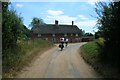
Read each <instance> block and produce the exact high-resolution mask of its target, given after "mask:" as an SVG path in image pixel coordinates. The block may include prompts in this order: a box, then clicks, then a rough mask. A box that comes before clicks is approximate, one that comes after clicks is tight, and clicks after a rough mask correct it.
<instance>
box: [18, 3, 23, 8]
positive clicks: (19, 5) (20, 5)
mask: <svg viewBox="0 0 120 80" xmlns="http://www.w3.org/2000/svg"><path fill="white" fill-rule="evenodd" d="M16 6H17V7H19V8H21V7H23V6H24V5H23V4H16Z"/></svg>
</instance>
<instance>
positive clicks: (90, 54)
mask: <svg viewBox="0 0 120 80" xmlns="http://www.w3.org/2000/svg"><path fill="white" fill-rule="evenodd" d="M103 46H104V40H103V39H102V38H100V39H98V40H95V41H93V42H88V43H86V44H84V45H83V46H81V47H80V54H81V56H82V58H83V59H84V60H85V61H86V62H87V63H88V64H90V65H91V66H92V67H93V68H94V69H95V70H96V71H97V72H98V73H99V74H101V75H102V76H103V77H105V78H119V76H120V74H119V71H118V69H117V68H115V67H113V66H111V65H110V64H106V63H104V61H103V60H102V59H101V53H102V48H103Z"/></svg>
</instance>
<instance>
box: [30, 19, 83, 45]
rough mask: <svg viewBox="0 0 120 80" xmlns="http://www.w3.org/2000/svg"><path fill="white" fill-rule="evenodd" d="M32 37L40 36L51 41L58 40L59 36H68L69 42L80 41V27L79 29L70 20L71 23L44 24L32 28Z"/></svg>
mask: <svg viewBox="0 0 120 80" xmlns="http://www.w3.org/2000/svg"><path fill="white" fill-rule="evenodd" d="M31 30H32V33H33V34H32V35H33V36H32V38H33V39H35V38H40V39H44V40H49V41H51V42H55V43H57V42H59V41H60V38H61V37H64V38H68V39H69V42H81V29H79V28H78V27H77V26H76V25H74V22H73V21H72V24H71V25H62V24H58V21H57V20H55V24H44V25H40V26H37V27H33V28H32V29H31Z"/></svg>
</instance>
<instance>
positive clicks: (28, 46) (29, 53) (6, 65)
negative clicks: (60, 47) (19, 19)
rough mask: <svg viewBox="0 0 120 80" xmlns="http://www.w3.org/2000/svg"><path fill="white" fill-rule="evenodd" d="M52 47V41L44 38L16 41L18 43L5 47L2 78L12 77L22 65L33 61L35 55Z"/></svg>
mask: <svg viewBox="0 0 120 80" xmlns="http://www.w3.org/2000/svg"><path fill="white" fill-rule="evenodd" d="M52 47H53V43H51V42H48V41H45V40H34V41H33V40H29V41H18V45H17V46H16V47H14V48H12V49H7V51H6V52H7V55H6V56H5V57H4V58H3V78H7V77H13V76H15V75H16V74H17V72H18V71H20V70H21V69H22V68H23V67H24V66H27V65H29V64H30V63H31V61H33V60H34V59H35V58H36V56H37V55H41V54H42V53H43V52H44V51H45V50H48V49H50V48H52Z"/></svg>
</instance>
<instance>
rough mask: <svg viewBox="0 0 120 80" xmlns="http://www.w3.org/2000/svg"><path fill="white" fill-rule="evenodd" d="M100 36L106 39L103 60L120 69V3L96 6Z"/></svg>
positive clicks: (98, 4)
mask: <svg viewBox="0 0 120 80" xmlns="http://www.w3.org/2000/svg"><path fill="white" fill-rule="evenodd" d="M95 10H96V13H97V14H98V17H97V19H98V21H97V24H98V29H99V33H100V34H99V35H100V36H102V37H103V38H104V39H105V42H104V44H105V45H104V48H103V53H102V56H101V57H102V59H103V60H104V62H105V61H106V62H109V63H111V64H112V65H117V66H118V65H119V67H120V63H119V61H120V54H119V53H120V50H119V49H120V38H119V36H120V1H119V2H111V3H109V4H106V3H101V2H100V3H97V4H96V9H95Z"/></svg>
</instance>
